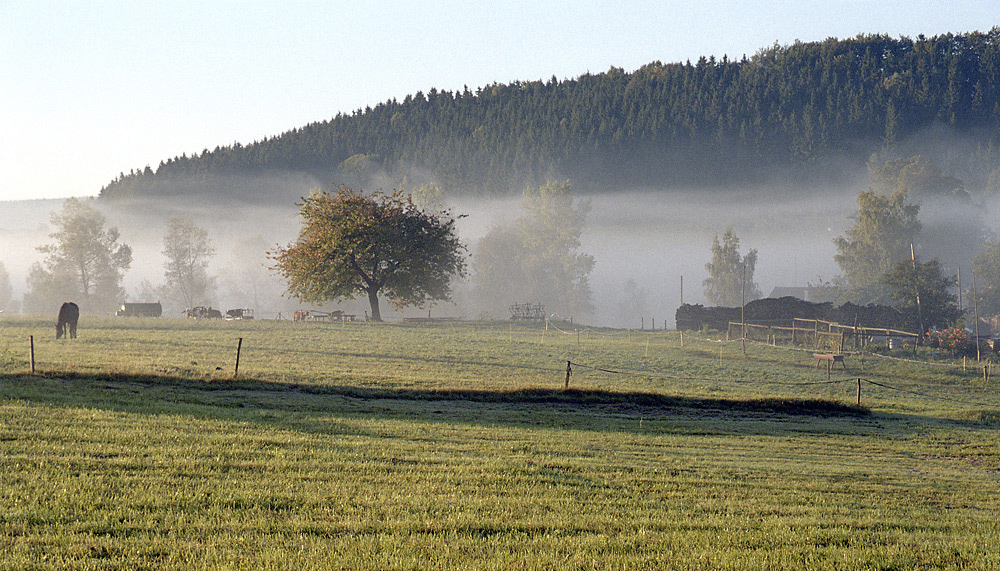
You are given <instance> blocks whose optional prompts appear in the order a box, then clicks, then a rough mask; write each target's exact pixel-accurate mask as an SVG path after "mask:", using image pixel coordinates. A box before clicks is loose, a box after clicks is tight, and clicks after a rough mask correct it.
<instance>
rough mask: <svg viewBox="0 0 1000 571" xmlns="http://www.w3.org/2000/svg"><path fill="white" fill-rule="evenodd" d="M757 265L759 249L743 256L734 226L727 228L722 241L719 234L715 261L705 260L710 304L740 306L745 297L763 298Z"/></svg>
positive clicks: (713, 244) (704, 284)
mask: <svg viewBox="0 0 1000 571" xmlns="http://www.w3.org/2000/svg"><path fill="white" fill-rule="evenodd" d="M756 266H757V250H750V251H749V252H747V254H746V256H741V255H740V239H739V238H738V237H737V236H736V232H734V231H733V229H732V228H727V229H726V232H725V234H723V235H722V243H721V244H720V243H719V235H718V234H716V235H715V239H714V240H713V241H712V261H711V262H709V263H707V264H705V269H706V270H708V278H706V279H705V280H704V281H703V282H702V285H703V286H704V287H705V298H706V299H708V302H709V303H710V304H712V305H718V306H723V307H740V306H742V304H743V300H744V298H745V299H746V301H748V302H750V301H753V300H755V299H760V297H761V295H762V294H761V292H760V288H759V287H758V286H757V284H756V283H754V281H753V277H754V270H755V269H756ZM744 271H745V273H744ZM744 284H745V287H746V289H745V296H744Z"/></svg>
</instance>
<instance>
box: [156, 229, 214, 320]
mask: <svg viewBox="0 0 1000 571" xmlns="http://www.w3.org/2000/svg"><path fill="white" fill-rule="evenodd" d="M162 253H163V255H164V256H165V257H166V261H165V262H164V263H163V269H164V272H163V277H164V278H165V279H166V284H165V285H164V288H163V290H164V293H166V294H167V296H168V297H170V298H175V299H177V300H179V301H180V302H182V303H183V304H184V307H194V306H196V305H208V303H207V300H206V299H205V297H206V296H207V295H208V293H209V292H210V291H211V289H212V288H213V287H214V285H215V278H214V277H212V276H209V275H208V261H209V259H210V258H211V257H212V256H213V255H214V254H215V249H214V248H213V247H212V241H211V240H210V239H209V237H208V231H207V230H205V229H204V228H202V227H200V226H198V225H197V224H195V223H194V221H193V220H191V219H190V218H187V217H178V216H175V217H172V218H170V220H168V221H167V233H166V235H164V237H163V252H162Z"/></svg>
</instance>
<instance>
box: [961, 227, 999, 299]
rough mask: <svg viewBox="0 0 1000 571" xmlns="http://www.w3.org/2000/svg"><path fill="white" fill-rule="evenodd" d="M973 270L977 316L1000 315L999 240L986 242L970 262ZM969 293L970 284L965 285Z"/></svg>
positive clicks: (970, 289)
mask: <svg viewBox="0 0 1000 571" xmlns="http://www.w3.org/2000/svg"><path fill="white" fill-rule="evenodd" d="M972 266H973V268H974V269H975V272H976V274H975V277H976V288H975V293H976V295H977V296H978V297H977V299H976V303H977V309H978V310H979V315H981V316H987V315H997V314H1000V240H996V241H993V242H987V243H986V244H985V246H984V247H983V250H982V251H981V252H979V255H977V256H976V257H975V258H974V259H973V260H972ZM965 285H966V287H967V288H968V289H967V291H969V292H971V291H972V288H971V285H970V284H968V283H967V284H965Z"/></svg>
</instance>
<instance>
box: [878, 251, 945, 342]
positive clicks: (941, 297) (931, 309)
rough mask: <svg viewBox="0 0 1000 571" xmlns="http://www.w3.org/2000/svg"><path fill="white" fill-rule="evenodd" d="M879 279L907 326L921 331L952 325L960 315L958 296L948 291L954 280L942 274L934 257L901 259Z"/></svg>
mask: <svg viewBox="0 0 1000 571" xmlns="http://www.w3.org/2000/svg"><path fill="white" fill-rule="evenodd" d="M882 282H883V283H884V284H885V285H886V287H887V288H888V289H889V297H890V298H891V299H892V300H893V301H894V302H895V305H896V307H897V308H898V309H899V310H900V311H901V312H902V313H903V315H905V316H906V319H907V322H908V325H909V327H910V328H911V329H913V330H918V329H921V328H922V331H920V333H923V332H925V331H927V330H928V329H930V328H931V327H951V326H952V325H954V323H955V321H957V320H958V318H960V317H961V316H962V310H961V309H960V308H959V307H958V297H957V296H955V294H952V293H950V291H949V290H950V289H951V288H953V287H954V286H955V282H956V280H955V278H954V277H945V276H943V275H942V274H941V267H940V266H939V265H938V261H937V260H931V261H929V262H927V263H921V262H920V261H919V260H903V261H901V262H899V263H898V264H896V265H895V266H894V267H893V268H892V271H890V272H889V273H887V274H885V275H884V276H883V277H882ZM918 300H919V304H918Z"/></svg>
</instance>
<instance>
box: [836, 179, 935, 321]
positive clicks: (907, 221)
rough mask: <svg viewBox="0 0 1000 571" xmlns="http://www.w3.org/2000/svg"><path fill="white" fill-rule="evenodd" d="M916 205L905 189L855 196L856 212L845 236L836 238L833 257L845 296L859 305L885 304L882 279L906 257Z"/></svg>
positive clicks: (915, 226) (912, 238)
mask: <svg viewBox="0 0 1000 571" xmlns="http://www.w3.org/2000/svg"><path fill="white" fill-rule="evenodd" d="M919 211H920V206H918V205H916V204H910V203H909V202H908V201H907V194H906V191H905V190H897V191H895V192H893V193H892V194H891V195H888V196H886V195H881V194H878V193H877V192H875V191H874V190H872V189H869V190H866V191H863V192H860V193H858V212H857V214H856V215H855V220H854V225H853V226H851V227H850V228H849V229H848V230H847V232H846V234H847V236H846V237H845V236H838V237H837V238H836V239H834V241H833V242H834V245H836V247H837V251H838V253H837V254H836V255H835V256H834V259H835V260H836V261H837V264H838V265H839V266H840V269H841V270H842V271H843V272H844V277H845V278H846V280H847V283H848V285H849V287H850V288H851V291H850V294H849V297H851V298H853V299H854V301H857V302H861V303H868V302H883V303H884V302H886V301H888V293H889V292H888V291H887V290H886V288H885V284H884V282H883V281H882V276H884V275H885V274H886V273H888V272H890V271H892V268H893V267H894V266H895V265H896V264H897V263H899V262H900V261H901V260H903V259H908V258H909V256H910V245H911V244H913V242H914V241H915V240H916V237H917V234H918V233H919V232H920V221H919V220H918V219H917V213H918V212H919Z"/></svg>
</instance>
